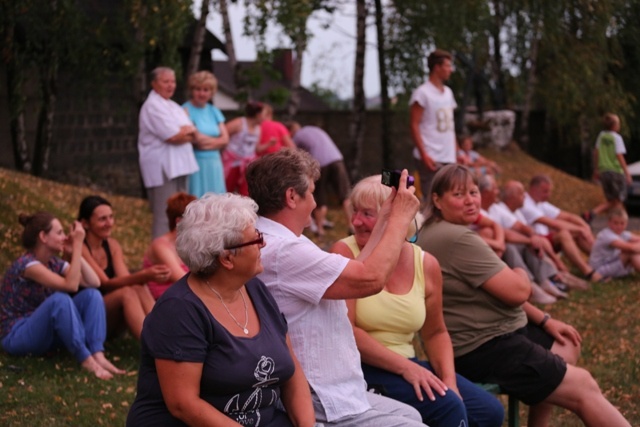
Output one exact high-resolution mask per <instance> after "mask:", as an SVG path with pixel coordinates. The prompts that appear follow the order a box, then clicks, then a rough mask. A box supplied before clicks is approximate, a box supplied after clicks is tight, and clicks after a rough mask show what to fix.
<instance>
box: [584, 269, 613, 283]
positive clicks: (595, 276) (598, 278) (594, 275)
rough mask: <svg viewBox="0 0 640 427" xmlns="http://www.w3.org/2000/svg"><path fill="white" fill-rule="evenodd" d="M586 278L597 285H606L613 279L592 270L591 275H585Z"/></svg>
mask: <svg viewBox="0 0 640 427" xmlns="http://www.w3.org/2000/svg"><path fill="white" fill-rule="evenodd" d="M584 278H585V279H586V280H588V281H589V282H596V283H605V282H608V281H609V280H611V277H607V276H603V275H602V274H600V273H598V272H597V271H595V270H591V271H590V272H589V273H587V274H585V276H584Z"/></svg>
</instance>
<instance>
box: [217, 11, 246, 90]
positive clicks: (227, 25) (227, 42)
mask: <svg viewBox="0 0 640 427" xmlns="http://www.w3.org/2000/svg"><path fill="white" fill-rule="evenodd" d="M219 5H220V16H222V32H223V33H224V47H225V49H226V51H227V59H228V60H229V67H231V70H232V71H233V82H234V83H235V85H236V99H242V100H243V101H244V100H246V99H247V97H248V93H247V88H246V87H245V84H244V79H243V78H242V74H241V72H240V67H239V65H238V60H237V59H236V48H235V44H234V43H233V34H232V33H231V20H230V19H229V7H228V3H227V0H219Z"/></svg>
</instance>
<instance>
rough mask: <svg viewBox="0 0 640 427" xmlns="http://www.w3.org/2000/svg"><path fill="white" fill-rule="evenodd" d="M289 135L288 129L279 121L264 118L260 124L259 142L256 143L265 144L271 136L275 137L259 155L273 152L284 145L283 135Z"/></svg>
mask: <svg viewBox="0 0 640 427" xmlns="http://www.w3.org/2000/svg"><path fill="white" fill-rule="evenodd" d="M285 136H289V131H288V130H287V128H286V127H285V125H283V124H282V123H280V122H276V121H273V120H265V121H263V122H262V123H261V124H260V142H259V143H258V145H262V144H266V143H267V142H269V140H270V139H271V138H275V139H276V143H275V144H273V145H272V146H271V147H269V148H267V150H266V151H263V152H262V153H260V155H261V156H264V155H265V154H270V153H275V152H276V151H278V150H280V149H282V148H284V147H285V145H284V137H285Z"/></svg>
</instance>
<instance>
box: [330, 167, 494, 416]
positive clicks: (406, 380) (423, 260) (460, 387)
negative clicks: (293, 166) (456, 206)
mask: <svg viewBox="0 0 640 427" xmlns="http://www.w3.org/2000/svg"><path fill="white" fill-rule="evenodd" d="M380 181H381V177H380V175H377V176H372V177H368V178H365V179H363V180H362V181H360V182H359V183H358V184H357V185H356V186H355V187H354V188H353V191H352V193H351V204H352V206H353V215H352V217H351V224H352V226H353V229H354V230H355V232H354V235H353V236H349V237H348V238H346V239H343V240H341V241H339V242H337V243H336V244H335V245H334V247H333V248H332V252H336V253H339V254H342V255H344V256H346V257H348V258H356V257H357V256H358V255H359V253H360V250H361V249H362V248H363V247H364V246H365V244H367V242H368V241H369V239H370V238H372V239H375V238H376V237H375V234H374V233H372V231H373V229H374V226H375V225H376V222H377V220H378V214H379V213H380V211H381V207H382V205H383V203H384V201H385V200H386V199H387V198H388V197H389V195H390V194H391V192H392V190H391V188H390V187H385V186H384V185H382V184H381V182H380ZM415 231H416V230H412V231H411V232H410V233H409V234H411V235H413V234H414V232H415ZM347 306H348V309H349V318H350V320H351V323H352V325H353V331H354V335H355V339H356V344H357V345H358V350H359V351H360V355H361V357H362V371H363V373H364V377H365V380H366V381H367V383H368V385H369V387H374V388H376V389H378V390H379V391H380V392H382V393H383V394H384V395H386V396H388V397H391V398H394V399H396V400H399V401H401V402H404V403H406V404H409V405H411V406H413V407H414V408H416V409H417V410H418V411H419V412H420V414H421V415H422V421H423V422H424V423H425V424H428V425H429V426H431V427H446V426H456V427H457V426H478V427H479V426H482V427H498V426H501V425H502V421H503V418H504V408H503V407H502V404H501V403H500V401H498V400H497V399H496V398H495V397H494V396H492V395H491V394H489V393H487V392H486V391H484V390H482V389H481V388H480V387H478V386H476V385H474V384H473V383H471V382H470V381H468V380H467V379H465V378H463V377H462V376H460V375H457V374H456V373H455V370H454V363H453V349H452V346H451V339H450V337H449V333H448V332H447V329H446V327H445V324H444V318H443V313H442V273H441V271H440V266H439V264H438V262H437V261H436V260H435V258H433V257H432V256H431V255H429V254H427V253H425V252H423V251H422V250H421V249H420V248H419V247H418V246H416V245H414V244H412V243H409V242H406V243H404V245H403V248H402V251H401V252H400V257H399V259H398V262H397V265H396V268H395V270H394V271H393V273H391V276H390V277H389V278H388V281H387V283H386V285H385V288H384V290H383V291H382V292H380V293H379V294H377V295H373V296H370V297H367V298H361V299H358V300H350V301H347ZM417 332H419V333H420V336H421V338H422V343H423V345H424V351H425V353H426V355H427V357H428V359H429V362H426V361H422V360H418V359H417V358H416V352H415V349H414V346H413V337H414V335H415V333H417Z"/></svg>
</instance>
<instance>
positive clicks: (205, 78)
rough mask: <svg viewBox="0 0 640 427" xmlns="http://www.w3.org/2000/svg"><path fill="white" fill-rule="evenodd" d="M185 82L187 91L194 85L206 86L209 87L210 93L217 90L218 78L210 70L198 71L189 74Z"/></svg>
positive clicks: (193, 87) (194, 86)
mask: <svg viewBox="0 0 640 427" xmlns="http://www.w3.org/2000/svg"><path fill="white" fill-rule="evenodd" d="M187 84H188V86H189V91H192V90H193V89H195V88H196V87H208V88H210V89H211V93H212V94H214V93H216V91H217V90H218V80H217V79H216V76H214V75H213V73H211V72H210V71H198V72H197V73H193V74H191V75H190V76H189V80H188V82H187Z"/></svg>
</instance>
